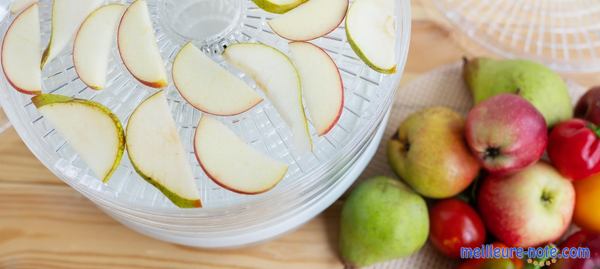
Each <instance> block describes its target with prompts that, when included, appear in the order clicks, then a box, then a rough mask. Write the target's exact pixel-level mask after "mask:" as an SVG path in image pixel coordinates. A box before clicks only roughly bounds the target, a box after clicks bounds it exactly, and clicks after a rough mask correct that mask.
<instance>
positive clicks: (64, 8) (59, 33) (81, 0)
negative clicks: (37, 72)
mask: <svg viewBox="0 0 600 269" xmlns="http://www.w3.org/2000/svg"><path fill="white" fill-rule="evenodd" d="M102 2H104V1H102V0H53V1H52V29H51V31H50V41H49V42H48V46H47V47H46V50H44V54H43V55H42V60H41V67H42V68H43V67H44V65H46V64H47V63H49V62H50V61H52V59H54V57H56V56H58V54H59V53H60V52H61V51H62V50H63V49H64V48H66V47H67V46H69V44H70V42H71V40H72V39H73V36H75V33H76V32H77V29H78V28H79V26H80V25H81V23H82V22H83V21H84V20H85V18H86V17H87V16H88V14H90V13H91V12H92V11H93V10H94V9H96V8H98V7H99V6H100V5H101V4H102Z"/></svg>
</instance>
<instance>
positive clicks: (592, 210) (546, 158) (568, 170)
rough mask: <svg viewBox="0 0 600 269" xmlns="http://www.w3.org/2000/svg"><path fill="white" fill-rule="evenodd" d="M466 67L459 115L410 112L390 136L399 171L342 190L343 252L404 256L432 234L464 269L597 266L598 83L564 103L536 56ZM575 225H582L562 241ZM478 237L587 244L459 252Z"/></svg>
mask: <svg viewBox="0 0 600 269" xmlns="http://www.w3.org/2000/svg"><path fill="white" fill-rule="evenodd" d="M463 75H464V80H465V82H466V85H467V86H468V88H469V89H470V91H471V94H472V96H473V100H474V104H475V106H474V107H473V108H472V109H471V110H470V111H469V112H468V114H467V115H466V117H463V116H462V115H461V114H459V113H457V112H455V111H454V110H452V109H451V108H448V107H429V108H425V109H423V110H421V111H418V112H415V113H414V114H412V115H409V116H408V117H407V118H406V119H405V120H404V121H403V122H402V123H401V124H400V127H399V128H398V131H397V132H396V133H395V134H394V135H393V137H391V139H390V141H389V143H388V145H387V146H388V148H387V149H388V160H389V163H390V166H391V167H392V169H393V170H394V172H395V173H396V174H397V175H398V176H399V177H400V179H401V180H396V179H391V178H387V177H376V178H372V179H368V180H366V181H364V182H362V183H360V184H359V185H358V186H357V187H356V188H355V189H354V190H353V191H352V192H351V194H350V196H349V197H348V199H347V201H346V202H345V204H344V207H343V209H342V216H341V232H340V233H341V234H340V251H341V256H342V258H343V260H344V261H345V262H346V263H347V264H349V265H351V266H365V265H370V264H373V263H376V262H381V261H385V260H390V259H394V258H400V257H405V256H408V255H410V254H412V253H414V252H416V251H418V250H419V249H421V247H422V246H423V245H424V244H425V242H426V241H427V239H428V238H429V241H430V243H431V244H432V245H433V246H434V247H435V248H436V249H437V250H438V251H439V252H440V253H442V254H443V255H445V256H447V257H450V258H452V259H457V260H458V261H459V265H458V268H462V269H484V268H485V269H494V268H497V269H501V268H502V269H504V268H506V269H518V268H539V267H540V266H543V265H550V264H552V268H556V269H562V268H571V269H593V268H600V210H598V206H600V128H598V127H597V125H598V124H600V88H592V89H590V90H589V91H588V92H587V94H585V95H584V96H583V97H581V99H580V100H579V101H578V103H577V105H576V107H575V109H573V107H572V104H571V99H570V97H569V93H568V89H567V85H566V84H565V82H564V81H563V80H562V79H561V77H560V76H559V75H558V74H556V73H554V72H553V71H551V70H550V69H548V68H546V67H545V66H543V65H540V64H537V63H534V62H530V61H526V60H493V59H487V58H477V59H473V60H465V62H464V66H463ZM440 90H443V89H440ZM573 115H575V117H576V118H573ZM544 153H547V155H544ZM572 222H573V223H574V224H575V225H576V226H577V227H579V228H581V229H582V230H581V231H580V232H578V233H576V234H574V235H572V236H571V237H569V238H568V239H567V240H563V242H562V243H561V238H563V237H564V236H565V233H567V230H568V228H569V227H571V224H572ZM484 244H493V246H495V247H498V248H506V247H522V248H525V249H527V248H529V247H539V246H546V245H551V244H560V247H573V246H576V247H588V248H589V249H590V251H591V257H590V258H588V259H570V260H569V259H563V260H550V259H548V260H543V259H542V260H535V259H536V258H538V257H534V259H528V258H525V259H517V258H513V259H491V258H481V259H460V258H461V248H463V247H465V248H480V247H482V246H483V245H484ZM536 266H537V267H536Z"/></svg>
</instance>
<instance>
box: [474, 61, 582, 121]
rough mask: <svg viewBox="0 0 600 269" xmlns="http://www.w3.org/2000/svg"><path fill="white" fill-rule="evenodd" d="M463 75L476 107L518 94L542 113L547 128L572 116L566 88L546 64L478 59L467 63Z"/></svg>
mask: <svg viewBox="0 0 600 269" xmlns="http://www.w3.org/2000/svg"><path fill="white" fill-rule="evenodd" d="M463 73H464V77H465V81H466V83H467V85H468V86H469V89H470V90H471V93H472V94H473V99H474V102H475V103H476V104H477V103H479V102H481V101H483V100H486V99H488V98H490V97H492V96H495V95H498V94H500V93H515V94H518V95H520V96H521V97H523V98H525V99H527V101H529V102H530V103H531V104H533V106H535V108H537V109H538V110H539V111H540V112H541V113H542V115H543V116H544V119H545V120H546V124H547V125H548V127H552V126H553V125H554V124H556V123H558V122H560V121H563V120H567V119H570V118H571V117H572V116H573V107H572V104H571V98H570V97H569V92H568V89H567V85H566V84H565V82H564V81H563V79H562V78H561V77H560V76H559V75H558V74H556V73H555V72H553V71H552V70H550V69H549V68H547V67H546V66H544V65H541V64H538V63H535V62H532V61H527V60H494V59H488V58H475V59H473V60H465V64H464V67H463Z"/></svg>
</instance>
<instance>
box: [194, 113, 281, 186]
mask: <svg viewBox="0 0 600 269" xmlns="http://www.w3.org/2000/svg"><path fill="white" fill-rule="evenodd" d="M194 147H195V152H196V158H198V162H199V163H200V166H201V167H202V169H203V170H204V172H206V175H208V177H210V178H211V179H212V180H213V181H214V182H215V183H217V184H218V185H220V186H221V187H223V188H226V189H228V190H230V191H233V192H237V193H243V194H258V193H263V192H266V191H268V190H270V189H272V188H273V187H275V185H277V183H279V182H280V181H281V179H283V177H284V176H285V174H286V173H287V169H288V166H287V164H285V163H282V162H280V161H276V160H273V159H271V158H269V157H267V156H265V155H264V154H262V153H260V152H258V151H257V150H256V149H254V148H252V147H251V146H249V145H248V144H246V143H245V142H244V141H242V140H241V139H240V138H239V137H237V136H236V134H235V133H233V132H232V131H231V130H229V128H227V127H226V126H225V125H223V124H222V123H220V122H219V121H217V120H215V119H213V118H211V117H209V116H203V117H202V118H201V119H200V123H199V124H198V128H197V129H196V136H195V138H194Z"/></svg>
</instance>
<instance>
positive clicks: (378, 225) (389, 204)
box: [340, 177, 429, 266]
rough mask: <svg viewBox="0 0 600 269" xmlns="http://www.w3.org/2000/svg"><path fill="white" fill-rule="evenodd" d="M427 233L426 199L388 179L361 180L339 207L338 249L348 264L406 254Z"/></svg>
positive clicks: (423, 240) (387, 258) (379, 260)
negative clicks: (340, 213) (342, 205)
mask: <svg viewBox="0 0 600 269" xmlns="http://www.w3.org/2000/svg"><path fill="white" fill-rule="evenodd" d="M428 234H429V216H428V213H427V205H426V203H425V200H424V199H423V198H422V197H421V196H419V195H418V194H416V193H415V192H414V191H413V190H411V189H410V188H409V187H407V186H406V185H404V184H402V183H401V182H399V181H397V180H394V179H391V178H387V177H376V178H372V179H368V180H366V181H364V182H362V183H360V184H359V185H358V186H357V187H356V188H355V189H354V190H353V191H352V193H350V196H349V197H348V199H347V200H346V202H345V203H344V207H343V208H342V216H341V226H340V251H341V256H342V259H343V260H344V262H345V263H346V264H348V265H349V266H367V265H371V264H373V263H377V262H382V261H386V260H391V259H396V258H401V257H405V256H408V255H410V254H412V253H415V252H416V251H418V250H419V249H420V248H421V247H422V246H423V245H424V244H425V242H426V241H427V236H428Z"/></svg>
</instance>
